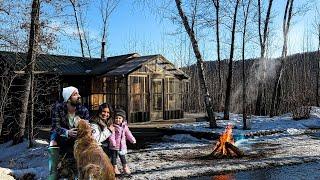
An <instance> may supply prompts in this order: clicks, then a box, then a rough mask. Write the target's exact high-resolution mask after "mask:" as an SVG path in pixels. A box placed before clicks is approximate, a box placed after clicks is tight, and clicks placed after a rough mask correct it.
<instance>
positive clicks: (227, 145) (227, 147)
mask: <svg viewBox="0 0 320 180" xmlns="http://www.w3.org/2000/svg"><path fill="white" fill-rule="evenodd" d="M243 155H244V154H243V152H242V151H241V150H240V149H239V148H237V147H236V146H235V145H234V139H233V135H232V125H230V124H228V125H227V127H226V130H225V131H224V133H223V134H222V135H221V136H220V138H219V141H218V142H217V144H216V145H215V147H214V148H213V152H212V153H211V154H210V156H213V157H215V158H224V157H241V156H243Z"/></svg>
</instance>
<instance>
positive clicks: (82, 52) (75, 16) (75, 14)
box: [69, 0, 84, 57]
mask: <svg viewBox="0 0 320 180" xmlns="http://www.w3.org/2000/svg"><path fill="white" fill-rule="evenodd" d="M69 1H70V3H71V5H72V8H73V13H74V18H75V20H76V25H77V31H78V36H79V41H80V48H81V54H82V57H84V51H83V48H84V47H83V41H82V35H81V34H82V33H81V30H80V25H79V19H78V13H77V8H76V6H78V5H76V3H77V1H76V0H69Z"/></svg>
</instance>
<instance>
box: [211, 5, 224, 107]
mask: <svg viewBox="0 0 320 180" xmlns="http://www.w3.org/2000/svg"><path fill="white" fill-rule="evenodd" d="M212 2H213V4H214V7H215V9H216V38H217V56H218V78H219V90H220V92H219V96H218V101H219V102H221V101H222V97H221V96H222V94H223V93H222V90H223V88H222V79H221V57H220V35H219V29H220V28H219V23H220V20H219V18H220V17H219V11H220V2H219V0H212ZM220 104H221V103H220ZM219 109H220V108H219Z"/></svg>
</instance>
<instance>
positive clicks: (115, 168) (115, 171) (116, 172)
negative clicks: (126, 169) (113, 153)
mask: <svg viewBox="0 0 320 180" xmlns="http://www.w3.org/2000/svg"><path fill="white" fill-rule="evenodd" d="M113 170H114V173H115V174H116V175H119V174H121V173H120V171H119V169H118V166H117V165H114V166H113Z"/></svg>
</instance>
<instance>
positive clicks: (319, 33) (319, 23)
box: [313, 8, 320, 106]
mask: <svg viewBox="0 0 320 180" xmlns="http://www.w3.org/2000/svg"><path fill="white" fill-rule="evenodd" d="M319 16H320V13H319V9H318V8H316V14H315V20H314V21H315V22H314V24H313V26H314V30H315V35H316V37H317V39H318V47H317V51H318V54H319V55H320V20H319V19H318V18H319ZM319 76H320V60H319V61H318V63H317V77H316V81H317V82H316V83H317V84H316V102H317V106H320V102H319V101H320V100H319V96H320V94H319Z"/></svg>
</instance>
